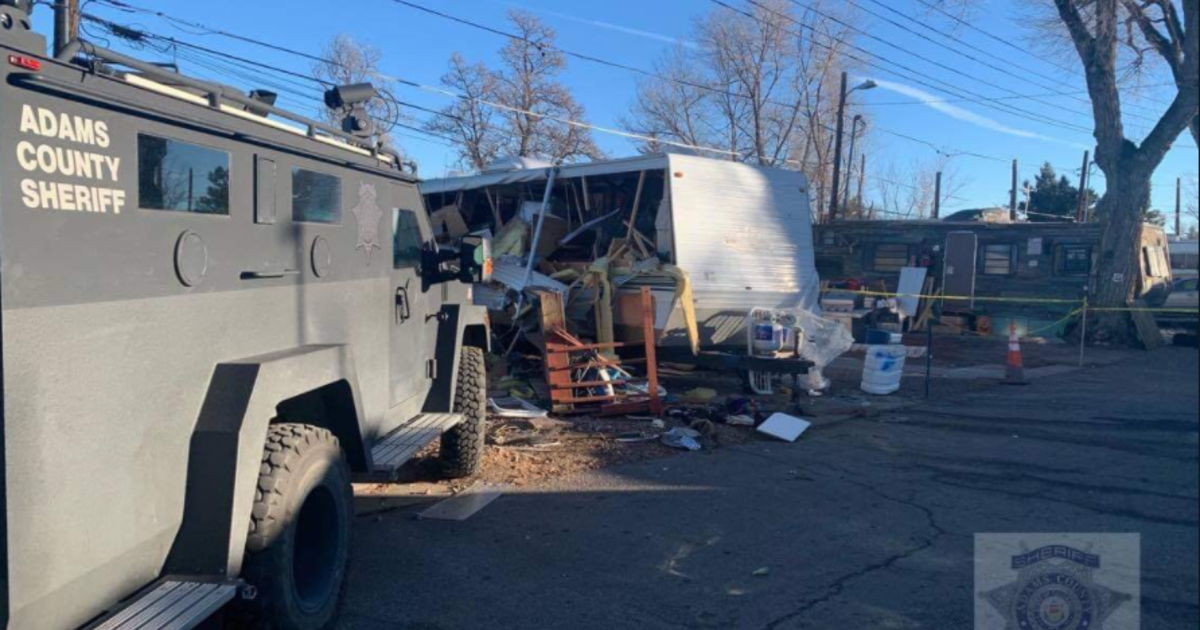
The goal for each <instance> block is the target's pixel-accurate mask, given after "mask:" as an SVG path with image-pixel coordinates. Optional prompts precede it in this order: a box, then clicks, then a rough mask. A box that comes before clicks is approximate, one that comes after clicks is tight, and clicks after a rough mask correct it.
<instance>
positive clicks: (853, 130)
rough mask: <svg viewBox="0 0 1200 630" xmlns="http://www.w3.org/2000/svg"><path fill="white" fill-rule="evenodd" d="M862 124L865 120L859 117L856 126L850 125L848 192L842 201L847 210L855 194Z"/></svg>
mask: <svg viewBox="0 0 1200 630" xmlns="http://www.w3.org/2000/svg"><path fill="white" fill-rule="evenodd" d="M862 122H864V119H863V117H862V116H861V115H859V116H855V117H854V124H852V125H850V159H848V160H846V190H845V191H844V193H843V199H842V205H843V207H846V208H847V209H848V208H849V206H850V199H852V198H853V197H851V195H853V194H854V192H853V191H854V150H855V149H857V148H858V125H859V123H862Z"/></svg>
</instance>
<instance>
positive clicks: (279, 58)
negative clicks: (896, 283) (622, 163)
mask: <svg viewBox="0 0 1200 630" xmlns="http://www.w3.org/2000/svg"><path fill="white" fill-rule="evenodd" d="M414 1H416V2H418V3H421V4H425V5H427V6H431V7H435V8H438V9H441V10H443V11H446V12H450V13H455V14H458V15H462V16H464V17H469V18H471V19H473V20H476V21H482V22H486V23H491V24H502V22H503V19H504V14H505V12H506V11H507V9H508V7H509V6H513V5H514V3H509V2H505V1H503V0H414ZM129 2H130V4H134V5H137V6H141V7H146V8H155V9H158V10H161V11H165V12H168V13H170V14H172V15H175V16H178V17H181V18H184V19H188V20H192V21H195V22H199V23H203V24H206V25H209V26H213V27H217V28H222V29H226V30H228V31H231V32H234V33H239V34H244V35H248V36H253V37H254V38H256V39H261V40H266V41H269V42H272V43H276V44H280V45H283V46H287V47H290V48H295V49H300V50H304V51H309V52H312V53H314V54H316V53H318V52H319V50H320V48H321V46H322V44H323V43H324V42H326V41H327V40H329V39H330V38H331V37H332V36H334V35H335V34H338V33H348V34H350V35H353V36H354V37H356V38H358V39H360V40H362V41H364V42H367V43H370V44H371V45H374V46H376V47H378V48H380V49H381V50H382V51H383V52H384V54H385V61H384V63H383V67H382V70H383V72H384V73H387V74H391V75H395V76H398V77H402V78H404V79H408V80H410V81H414V82H417V83H422V84H426V85H436V84H437V81H438V78H439V76H440V75H441V74H442V73H443V71H444V70H445V67H446V61H447V59H448V58H449V56H450V55H451V53H453V52H456V51H457V52H460V53H462V54H463V55H464V56H465V57H466V58H468V59H469V60H473V61H474V60H482V61H485V62H489V63H494V62H495V60H496V53H497V51H498V50H499V48H500V47H501V46H502V45H503V44H504V39H503V38H502V37H499V36H495V35H490V34H487V33H483V32H480V31H477V30H474V29H471V28H469V27H466V26H462V25H458V24H454V23H452V22H448V21H446V20H443V19H441V18H438V17H434V16H430V15H425V14H422V13H419V12H416V11H414V10H412V9H409V8H406V7H403V6H401V5H398V4H395V3H394V2H392V1H391V0H343V1H342V2H339V3H329V2H318V1H317V0H237V1H235V0H206V1H205V2H195V1H194V0H129ZM728 2H729V3H731V4H734V5H741V4H745V1H744V0H728ZM855 2H856V3H858V4H860V5H862V6H863V7H865V8H867V9H870V10H872V11H875V12H878V13H880V14H882V15H888V16H889V17H890V18H891V19H897V17H896V15H895V14H887V13H886V12H885V10H884V9H883V8H882V7H881V6H880V5H879V4H873V3H872V2H871V0H855ZM516 4H519V5H521V6H523V7H525V8H528V9H531V10H533V11H534V12H537V13H540V14H541V16H542V17H543V18H544V19H545V20H546V21H547V22H548V23H549V24H551V25H552V26H554V27H555V28H556V29H557V30H558V31H559V35H560V38H559V45H560V46H561V47H563V48H566V49H570V50H573V51H576V52H580V53H585V54H590V55H594V56H597V57H602V58H605V59H609V60H612V61H616V62H619V63H623V64H626V65H631V66H637V67H643V68H649V67H650V66H651V65H652V63H653V62H654V60H655V59H656V58H658V57H659V56H660V55H661V54H662V53H663V52H664V51H665V50H666V49H667V48H669V47H670V46H671V45H672V44H671V42H672V41H674V40H676V39H686V38H687V36H688V33H689V31H690V30H691V28H692V24H693V20H694V18H695V17H696V16H698V15H701V14H703V13H705V12H707V11H710V10H713V9H714V8H716V5H715V4H713V3H712V2H710V1H709V0H652V1H647V0H606V1H604V2H590V1H589V2H585V1H582V0H577V1H565V0H517V2H516ZM882 4H884V5H887V6H889V7H891V8H893V9H895V10H897V11H900V12H903V13H907V14H910V15H915V14H917V13H918V7H919V5H918V3H917V2H916V0H882ZM1018 4H1019V0H988V2H987V9H986V11H985V12H984V13H982V14H981V16H980V17H979V18H978V20H977V23H978V24H979V25H981V26H983V25H986V28H987V29H988V31H989V32H991V33H993V34H995V35H997V36H999V37H1000V38H1002V39H1005V40H1006V41H1009V42H1011V43H1013V44H1016V45H1018V46H1021V47H1024V46H1025V41H1026V40H1025V32H1024V31H1023V29H1022V27H1021V25H1020V24H1019V23H1018V22H1017V21H1016V17H1017V16H1018V15H1020V14H1021V12H1022V9H1021V8H1020V7H1019V6H1018ZM88 10H89V11H91V12H94V13H96V14H98V15H101V16H104V17H107V18H110V19H113V20H114V21H117V22H121V23H127V24H132V25H138V26H142V27H145V28H147V29H149V30H151V31H154V32H157V33H162V34H169V35H172V36H175V37H179V38H181V39H184V40H187V41H191V42H194V43H199V44H202V45H205V46H208V47H212V48H216V49H220V50H222V51H227V52H230V53H233V54H237V55H240V56H244V57H248V58H253V59H256V60H260V61H265V62H269V63H272V64H275V65H278V66H283V67H286V68H290V69H294V70H298V71H306V70H307V69H308V63H307V62H305V61H304V60H302V59H298V58H296V57H293V56H290V55H286V54H281V53H277V52H272V51H269V50H265V49H262V48H259V47H256V46H252V45H249V44H244V43H239V42H234V41H230V40H228V39H225V38H222V37H219V36H213V35H204V34H197V33H189V32H185V31H181V30H178V29H176V28H174V27H172V26H170V25H169V24H167V23H164V22H162V21H160V20H159V19H158V18H155V17H152V16H146V15H128V14H123V13H121V12H119V11H115V10H113V9H111V8H108V7H105V6H103V5H99V4H93V5H91V6H90V7H89V8H88ZM40 13H41V15H40V17H39V23H40V24H41V25H42V28H43V29H44V30H46V32H48V28H49V20H48V11H46V10H45V9H41V10H40ZM856 25H857V26H859V27H861V28H864V29H865V30H867V31H869V32H871V33H874V34H875V35H877V36H878V37H879V38H880V40H883V41H878V40H865V41H863V43H862V44H861V45H862V46H863V47H864V48H866V49H869V50H871V51H873V52H878V53H880V54H882V55H886V56H887V57H888V58H890V59H894V60H896V61H899V62H902V63H904V64H905V65H908V66H910V67H912V68H914V69H917V70H920V71H922V72H925V73H928V74H931V75H934V76H935V77H938V78H939V79H942V80H945V81H948V82H950V83H952V84H955V85H961V86H962V87H963V88H964V89H970V90H972V91H975V92H978V93H981V94H984V95H987V96H989V97H991V96H1010V95H1011V94H1012V93H1013V92H1015V93H1018V94H1023V95H1029V94H1033V95H1039V96H1040V95H1045V94H1047V92H1048V90H1047V87H1051V88H1055V89H1053V90H1049V91H1051V92H1053V91H1074V90H1076V89H1077V90H1080V91H1081V94H1082V91H1083V90H1084V89H1085V88H1084V86H1083V83H1082V81H1083V79H1082V78H1081V77H1080V76H1078V75H1077V74H1072V73H1068V72H1066V71H1064V70H1063V69H1062V68H1061V66H1068V67H1070V68H1074V67H1076V66H1077V65H1078V61H1077V60H1076V59H1074V58H1070V57H1061V58H1055V59H1051V60H1049V61H1046V60H1043V61H1039V60H1038V59H1037V58H1036V57H1042V58H1043V59H1044V58H1045V57H1047V55H1045V54H1044V52H1043V51H1033V52H1034V56H1029V55H1024V54H1021V53H1019V52H1017V51H1015V50H1013V49H1012V48H1009V47H1007V46H1004V45H1003V44H1001V43H999V42H997V41H995V40H992V39H989V38H987V37H986V36H984V35H982V34H980V33H977V32H973V31H970V30H960V31H958V32H957V36H958V37H960V38H961V39H963V40H965V41H967V42H969V43H970V44H971V45H972V46H974V47H977V48H978V49H981V50H982V51H986V52H987V53H990V55H991V57H990V58H989V57H986V56H984V55H983V54H981V53H980V52H978V51H968V52H969V53H970V54H972V55H973V56H975V57H976V58H977V59H981V60H987V61H990V63H991V64H992V65H1000V66H1003V67H1009V68H1011V69H1012V70H1013V71H1015V72H1016V73H1018V74H1021V75H1025V74H1027V73H1028V75H1029V77H1030V78H1029V80H1028V81H1021V80H1018V79H1016V78H1014V77H1011V76H1007V75H1005V74H1002V73H1000V72H998V71H996V70H994V69H993V68H989V67H986V66H985V65H982V64H980V63H976V62H975V61H972V60H970V59H967V58H964V57H961V56H957V55H953V54H951V53H949V52H947V51H946V50H945V49H944V48H940V47H938V46H935V45H934V44H932V43H930V42H928V41H926V40H924V39H921V38H920V37H917V36H916V35H914V34H913V33H911V32H908V31H905V30H903V29H901V28H897V27H896V26H894V25H892V24H888V23H887V22H886V21H883V20H880V19H877V18H873V17H871V16H863V17H862V19H861V20H859V21H858V22H856ZM907 25H908V26H909V27H910V28H916V27H915V25H914V24H912V23H907ZM937 26H939V27H946V28H948V25H944V24H937ZM918 30H919V29H918ZM885 42H886V43H885ZM947 43H949V42H947ZM889 44H895V45H897V46H901V47H903V48H906V49H909V50H911V51H913V52H914V53H917V54H919V55H922V56H924V57H927V58H929V59H932V60H934V61H937V62H939V63H941V64H944V65H945V66H950V67H952V68H955V69H958V70H961V71H963V72H964V73H967V74H969V75H970V76H972V77H975V78H977V79H979V80H981V81H986V82H988V83H991V84H993V85H994V87H993V86H988V85H983V84H982V83H978V82H973V81H971V80H969V79H967V78H964V77H963V76H961V75H954V74H952V73H951V72H950V71H949V70H948V69H946V68H943V67H938V66H935V65H932V64H930V63H928V62H926V61H923V60H921V59H917V58H915V57H910V56H907V55H905V54H903V53H901V52H899V51H898V50H896V49H895V48H893V47H892V46H890V45H889ZM181 65H182V67H183V68H184V70H185V71H186V72H189V73H191V74H200V75H205V74H207V75H210V76H211V75H212V71H211V70H210V69H208V68H204V67H199V66H197V65H195V64H194V63H190V62H188V61H183V62H182V63H181ZM856 74H857V78H867V77H869V78H875V79H879V80H881V83H882V84H883V87H882V88H881V89H877V90H875V91H872V92H869V93H865V94H863V95H862V98H863V100H862V102H863V103H864V104H865V106H866V108H867V111H868V113H869V115H870V116H871V117H872V119H873V120H874V123H875V125H876V126H877V128H878V129H887V130H889V131H893V132H897V133H899V134H903V135H907V136H910V137H912V138H916V139H919V140H922V141H925V142H927V143H929V144H932V145H935V146H937V147H939V148H941V149H942V150H944V151H945V152H947V153H951V154H960V153H964V152H965V153H973V154H978V155H985V156H989V157H992V158H998V159H995V160H989V159H982V158H979V157H968V156H962V155H960V156H959V157H956V158H954V159H953V161H952V164H953V168H954V169H956V170H957V171H958V173H959V176H960V178H961V180H962V181H963V183H964V187H963V188H962V190H961V191H960V192H959V194H958V197H959V198H958V199H954V200H952V201H948V202H947V204H946V205H947V210H948V211H953V210H956V209H961V208H969V207H983V206H991V205H1007V197H1008V189H1009V180H1010V177H1011V175H1010V171H1011V165H1010V164H1008V163H1007V162H1008V161H1010V160H1011V159H1013V158H1016V159H1019V160H1020V161H1021V167H1022V168H1021V172H1022V178H1023V179H1032V177H1033V175H1034V174H1035V173H1036V172H1037V169H1038V168H1039V167H1040V166H1041V164H1042V163H1043V162H1047V161H1049V162H1051V163H1053V164H1055V165H1056V166H1058V167H1060V172H1063V173H1064V174H1066V175H1068V176H1070V177H1072V178H1073V179H1077V178H1078V170H1079V166H1080V164H1081V162H1082V159H1083V151H1084V150H1085V149H1086V148H1088V147H1089V146H1091V145H1092V144H1093V141H1092V138H1091V134H1090V133H1088V132H1085V131H1075V130H1069V129H1064V128H1061V127H1058V126H1054V125H1051V124H1047V123H1045V122H1042V121H1037V120H1030V119H1029V118H1028V117H1025V116H1017V115H1011V114H1007V113H1003V112H997V111H994V110H992V109H989V108H987V107H985V106H983V105H980V104H977V103H936V104H933V105H913V104H897V103H901V102H910V103H911V101H914V100H929V98H930V97H932V99H934V100H943V99H947V98H951V97H948V96H946V95H944V94H938V93H936V92H934V91H933V90H931V89H929V88H927V87H922V86H919V85H915V84H913V83H911V82H909V81H906V80H903V79H899V78H897V77H895V76H889V75H887V74H883V73H880V72H878V71H873V70H870V69H860V70H857V71H856ZM1039 75H1040V76H1039ZM635 78H636V76H635V75H632V74H630V73H629V72H626V71H622V70H618V69H614V68H608V67H604V66H598V65H592V64H588V63H586V62H583V61H572V63H571V66H570V67H569V68H568V70H567V72H566V73H565V74H564V76H563V80H564V82H565V83H567V84H568V85H569V86H570V87H571V88H572V89H573V90H574V91H575V93H576V96H577V97H578V99H579V101H580V102H581V103H582V104H584V106H586V107H587V110H588V115H589V117H590V120H591V122H593V123H595V124H597V125H603V126H608V127H617V126H618V119H619V118H620V117H621V116H622V115H623V114H624V113H625V112H626V111H627V110H628V108H629V106H630V104H631V103H632V102H633V99H634V96H635ZM1050 79H1053V80H1054V81H1053V83H1050V82H1049V80H1050ZM224 80H225V81H226V82H233V83H238V81H235V80H231V79H229V78H228V77H225V78H224ZM885 81H886V82H885ZM1162 81H1163V79H1162V78H1159V79H1151V81H1150V82H1151V83H1159V82H1162ZM242 83H243V84H244V85H245V84H246V82H245V81H243V82H242ZM1038 84H1041V85H1038ZM1004 88H1007V89H1008V90H1012V92H1006V91H1005V90H1004ZM397 96H398V97H399V98H400V99H401V100H404V101H408V102H411V103H414V104H418V105H422V106H425V107H430V108H440V107H441V106H444V105H445V104H446V103H447V100H446V99H445V98H443V97H441V96H438V95H435V94H431V93H427V92H422V91H419V90H416V89H410V88H400V89H399V91H398V92H397ZM1172 96H1173V90H1172V89H1171V88H1168V87H1164V88H1155V89H1148V90H1146V91H1145V98H1140V99H1137V100H1130V102H1129V103H1127V105H1128V107H1129V112H1130V113H1132V114H1134V116H1130V117H1129V121H1128V122H1129V125H1130V133H1131V134H1137V133H1144V132H1145V131H1146V129H1147V127H1146V125H1149V124H1150V123H1149V122H1147V121H1146V120H1145V119H1144V118H1137V117H1135V116H1142V117H1154V116H1156V115H1157V114H1158V113H1159V112H1160V111H1161V110H1162V109H1163V108H1164V107H1165V106H1164V105H1161V104H1160V103H1162V102H1167V101H1168V100H1169V99H1170V98H1171V97H1172ZM1010 103H1011V104H1013V105H1016V106H1019V107H1021V108H1023V109H1025V110H1028V111H1030V112H1032V113H1033V114H1040V115H1044V116H1052V117H1054V118H1056V119H1059V120H1061V121H1064V122H1069V123H1073V124H1076V125H1082V126H1084V127H1087V128H1089V129H1090V128H1091V117H1090V113H1089V112H1090V108H1089V106H1088V105H1087V104H1085V103H1082V102H1079V101H1078V100H1075V99H1074V98H1072V97H1070V96H1040V98H1038V99H1037V101H1023V100H1022V101H1010ZM289 104H290V105H292V106H295V105H298V103H295V102H293V103H285V105H289ZM417 115H418V117H420V116H423V114H419V113H418V114H417ZM878 129H877V131H876V132H875V133H874V134H873V135H872V137H871V139H870V140H869V142H868V149H867V150H868V152H869V155H870V159H871V162H872V164H874V165H878V164H883V163H887V162H895V163H897V164H904V163H908V162H912V161H924V162H931V161H934V160H935V159H937V153H936V151H935V150H934V149H933V148H931V147H930V146H928V145H927V144H920V143H917V142H913V141H909V140H904V139H901V138H900V137H899V136H897V135H892V134H888V133H883V132H880V131H878ZM401 134H402V135H400V137H399V138H398V140H399V142H400V143H401V144H403V145H404V147H405V149H406V150H407V151H408V152H409V153H410V154H411V155H413V156H414V157H416V158H417V160H418V161H419V163H420V164H421V169H422V174H423V175H425V176H427V177H436V176H439V175H442V174H444V173H445V172H446V171H447V170H450V169H453V168H455V163H454V158H453V152H452V150H451V149H449V148H448V147H446V146H444V145H443V144H442V143H440V141H436V140H433V141H431V140H429V139H422V138H421V136H418V135H416V134H408V133H407V132H401ZM597 140H598V141H599V143H600V145H601V147H602V148H604V149H605V150H606V151H608V152H609V153H610V154H612V155H614V156H622V155H628V154H631V153H633V152H634V146H633V145H632V144H630V142H629V141H628V140H625V139H623V138H619V137H614V136H608V135H604V134H600V135H598V136H597ZM1194 147H1195V144H1194V141H1193V139H1192V138H1191V136H1190V134H1185V136H1184V137H1182V138H1181V139H1180V141H1179V143H1178V146H1177V148H1176V149H1175V150H1174V151H1173V152H1172V154H1171V155H1170V157H1169V158H1168V159H1167V161H1166V162H1165V163H1164V164H1163V166H1162V168H1160V170H1159V173H1158V176H1157V178H1156V181H1155V190H1154V202H1155V207H1156V208H1161V209H1164V210H1168V211H1173V210H1174V205H1175V201H1174V200H1175V180H1176V178H1177V177H1185V178H1186V177H1189V176H1193V175H1194V174H1195V173H1196V171H1197V161H1198V159H1200V154H1198V152H1197V150H1196V149H1195V148H1194ZM1095 185H1097V186H1098V187H1100V188H1101V190H1102V187H1103V180H1102V178H1101V176H1100V174H1099V173H1098V170H1097V176H1096V179H1095Z"/></svg>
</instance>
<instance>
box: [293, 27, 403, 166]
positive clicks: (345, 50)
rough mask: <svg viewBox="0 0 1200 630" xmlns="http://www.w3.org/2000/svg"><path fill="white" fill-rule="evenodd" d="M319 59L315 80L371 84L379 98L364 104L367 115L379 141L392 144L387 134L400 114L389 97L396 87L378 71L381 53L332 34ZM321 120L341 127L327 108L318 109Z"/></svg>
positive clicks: (344, 36)
mask: <svg viewBox="0 0 1200 630" xmlns="http://www.w3.org/2000/svg"><path fill="white" fill-rule="evenodd" d="M321 58H322V59H323V60H324V61H320V62H317V63H316V64H314V65H313V68H312V72H313V75H314V76H316V78H318V79H320V80H321V81H324V82H326V83H328V84H331V85H334V86H341V85H354V84H357V83H371V84H373V85H374V86H375V88H376V89H377V90H379V93H380V96H379V97H377V98H375V99H374V100H372V101H371V102H370V103H369V104H368V105H367V113H369V114H370V115H371V118H372V119H374V120H375V122H376V124H377V125H379V130H380V140H381V141H382V142H383V143H385V144H391V143H392V138H391V136H390V134H389V133H388V132H389V131H390V130H391V128H392V127H393V126H395V123H397V122H400V119H401V117H402V113H401V112H400V109H399V107H398V106H397V105H396V103H395V99H394V98H392V97H391V92H392V90H393V89H394V87H395V85H394V84H393V82H391V81H389V80H387V79H385V78H383V76H382V75H381V74H380V72H379V64H380V62H382V61H383V52H382V51H380V50H379V49H378V48H375V47H374V46H370V45H367V44H364V43H361V42H359V41H357V40H356V39H354V38H353V37H351V36H350V35H346V34H340V35H335V36H334V37H333V39H331V40H330V41H329V43H328V44H326V45H325V47H324V49H322V53H321ZM321 116H322V118H323V119H324V120H325V121H326V122H328V123H330V124H331V125H333V126H335V127H341V124H342V118H341V114H340V113H339V112H335V111H332V110H329V109H324V108H323V109H322V110H321Z"/></svg>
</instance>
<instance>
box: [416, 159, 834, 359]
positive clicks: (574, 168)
mask: <svg viewBox="0 0 1200 630" xmlns="http://www.w3.org/2000/svg"><path fill="white" fill-rule="evenodd" d="M546 176H547V171H546V169H544V168H535V169H526V170H515V171H503V170H499V171H493V172H485V173H483V174H480V175H476V176H471V177H459V178H450V179H442V180H431V181H427V182H425V183H423V184H422V185H421V191H422V194H424V195H425V198H426V201H427V205H428V206H429V208H430V209H431V210H435V211H439V212H440V211H441V209H446V208H453V209H454V213H457V214H461V215H462V216H463V218H464V220H465V223H466V224H468V226H469V229H472V230H477V229H482V228H484V227H491V228H492V229H493V230H495V229H496V225H495V224H496V223H497V221H496V219H499V222H500V223H504V224H507V223H509V222H511V221H513V220H514V219H515V218H517V216H518V212H519V209H520V208H521V207H523V206H525V205H526V204H528V203H530V202H536V201H539V200H540V199H541V197H542V194H543V193H544V191H545V184H546ZM639 181H641V182H642V183H644V189H643V190H641V194H640V195H639V194H638V190H639V188H642V186H639ZM635 200H636V201H637V203H636V206H637V210H636V215H637V216H636V219H635V222H636V225H637V232H638V233H639V234H640V235H642V236H644V237H646V239H648V240H651V241H653V242H652V243H650V244H649V245H652V247H647V248H646V249H647V250H649V251H650V253H651V255H655V254H656V255H657V257H658V259H659V261H660V262H661V263H664V264H665V265H674V266H676V267H678V268H679V269H682V270H683V271H684V272H685V273H686V274H687V277H688V279H689V282H690V285H691V289H692V293H693V295H694V298H695V299H694V303H695V307H696V311H697V315H698V319H699V324H700V326H699V328H700V331H699V333H700V344H701V345H702V346H706V347H715V346H721V345H736V346H740V347H743V348H744V346H745V343H746V337H745V318H746V315H747V313H748V312H749V311H750V310H751V309H754V308H757V307H765V308H788V309H794V308H804V309H812V308H814V307H815V306H816V304H817V301H818V296H819V290H820V282H819V280H818V278H817V273H816V263H815V259H814V252H813V235H812V214H811V210H810V205H809V198H808V182H807V180H806V179H805V177H804V175H803V174H801V173H797V172H793V171H785V170H780V169H770V168H763V167H756V166H750V165H745V164H737V163H733V162H729V161H725V160H714V159H708V158H702V157H694V156H685V155H674V154H653V155H645V156H640V157H636V158H630V159H624V160H614V161H608V162H596V163H591V164H579V165H567V166H563V167H562V169H561V171H560V174H559V176H558V178H557V181H556V183H555V190H554V194H553V198H552V204H551V207H552V212H551V215H552V217H553V218H554V219H555V221H556V222H557V223H560V224H561V227H562V229H563V230H565V231H573V230H575V229H577V228H579V227H580V226H581V225H583V224H584V223H587V222H590V221H592V220H595V219H600V218H602V217H606V216H610V213H613V212H614V211H619V215H617V216H611V217H610V218H609V219H607V220H606V221H605V222H604V226H605V227H604V228H603V229H600V230H598V232H597V233H598V234H601V233H602V234H608V236H606V237H603V238H602V239H601V240H600V241H599V242H597V243H596V244H595V246H593V245H589V244H588V242H589V239H588V238H586V237H581V238H578V239H576V240H573V241H572V242H571V243H570V244H569V245H567V246H565V247H558V248H557V251H554V253H553V254H552V255H549V256H548V257H547V258H545V259H544V263H545V264H544V265H543V266H542V267H541V269H542V270H543V271H549V269H548V268H547V267H553V268H555V269H561V268H564V267H569V266H570V265H572V264H577V263H572V261H580V260H583V259H584V258H586V263H587V264H590V263H591V261H592V260H594V259H595V257H597V256H604V255H605V253H607V252H608V251H609V238H610V237H611V236H614V235H615V236H619V237H620V238H624V236H625V235H626V231H627V229H628V228H627V225H626V223H627V222H629V221H630V220H631V219H634V216H633V215H634V214H635V210H634V205H635V203H634V202H635ZM560 236H561V235H560ZM550 238H551V239H552V240H553V239H554V238H555V237H553V236H551V237H550ZM543 240H545V239H543ZM542 245H543V246H545V247H547V248H548V249H549V250H555V249H556V244H555V243H550V242H544V243H543V244H542ZM584 267H586V264H585V265H584ZM612 280H613V282H614V285H615V288H616V291H615V292H614V293H615V295H614V297H613V302H614V303H613V305H612V306H613V312H614V315H615V320H616V321H615V322H614V324H615V333H616V335H617V338H618V339H619V340H622V341H628V342H639V341H641V315H640V313H641V311H640V306H639V304H640V300H639V297H640V291H641V288H642V287H647V288H650V289H651V290H652V293H653V295H654V303H655V309H656V311H658V313H657V316H656V329H657V330H658V331H659V332H660V339H659V345H662V346H680V347H687V346H690V339H689V335H688V333H687V325H686V321H685V317H684V309H683V308H682V304H681V303H679V301H678V300H675V299H674V297H675V293H676V288H677V287H676V281H675V280H674V279H673V278H672V277H671V276H670V274H663V273H660V272H654V273H645V274H636V275H635V276H633V277H621V276H620V275H619V274H614V277H613V278H612ZM578 303H585V304H586V302H584V301H581V300H580V299H579V296H577V295H575V294H574V293H573V294H572V297H571V300H570V301H569V304H568V315H569V316H570V317H572V319H573V320H574V316H572V315H571V313H572V312H574V311H575V310H579V309H576V308H575V306H574V305H576V304H578ZM627 307H628V308H627ZM583 310H584V311H586V310H587V309H583Z"/></svg>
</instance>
